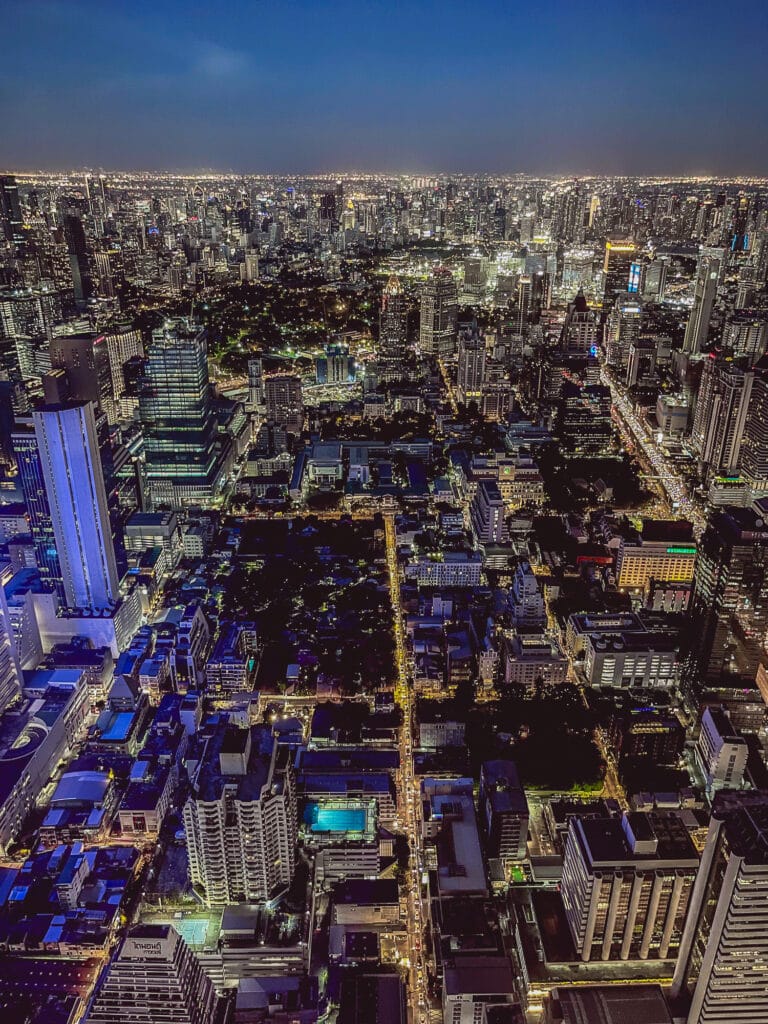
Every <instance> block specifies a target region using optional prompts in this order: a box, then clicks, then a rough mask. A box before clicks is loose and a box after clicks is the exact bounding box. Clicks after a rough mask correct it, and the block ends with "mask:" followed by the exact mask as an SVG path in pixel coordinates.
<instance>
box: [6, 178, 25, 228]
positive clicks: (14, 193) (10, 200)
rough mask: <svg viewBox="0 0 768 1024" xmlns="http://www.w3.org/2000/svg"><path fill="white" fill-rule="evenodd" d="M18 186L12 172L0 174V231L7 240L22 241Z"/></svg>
mask: <svg viewBox="0 0 768 1024" xmlns="http://www.w3.org/2000/svg"><path fill="white" fill-rule="evenodd" d="M22 227H23V224H22V219H21V203H20V202H19V186H18V185H17V184H16V178H15V177H14V176H13V175H12V174H0V231H2V234H3V235H4V237H5V239H6V241H8V242H21V241H23V237H24V236H23V233H22Z"/></svg>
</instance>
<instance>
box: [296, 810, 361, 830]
mask: <svg viewBox="0 0 768 1024" xmlns="http://www.w3.org/2000/svg"><path fill="white" fill-rule="evenodd" d="M304 822H305V824H307V825H309V828H310V831H311V832H364V831H365V810H364V809H363V808H360V807H321V806H320V805H319V804H316V803H309V804H307V807H306V810H305V811H304Z"/></svg>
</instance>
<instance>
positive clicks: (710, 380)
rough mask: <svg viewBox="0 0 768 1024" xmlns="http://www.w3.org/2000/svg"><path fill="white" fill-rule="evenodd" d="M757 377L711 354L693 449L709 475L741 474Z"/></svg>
mask: <svg viewBox="0 0 768 1024" xmlns="http://www.w3.org/2000/svg"><path fill="white" fill-rule="evenodd" d="M753 380H754V374H753V373H752V372H751V371H750V370H748V369H746V368H745V367H744V366H742V365H740V364H739V363H737V362H734V361H733V360H732V359H722V358H717V357H716V356H715V354H714V353H710V356H709V358H708V359H706V360H705V361H704V367H703V370H702V375H701V383H700V385H699V394H698V398H697V401H696V413H695V416H694V419H693V430H692V432H691V446H692V448H693V449H694V451H695V452H696V454H697V455H698V457H699V460H700V462H701V465H702V468H703V469H705V470H706V471H707V472H708V473H712V474H720V473H722V474H725V475H726V476H728V475H733V474H735V473H736V472H737V470H738V466H739V461H740V456H741V447H742V441H743V440H744V428H745V424H746V422H747V410H748V408H749V402H750V395H751V393H752V383H753Z"/></svg>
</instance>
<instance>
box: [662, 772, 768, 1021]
mask: <svg viewBox="0 0 768 1024" xmlns="http://www.w3.org/2000/svg"><path fill="white" fill-rule="evenodd" d="M672 995H673V996H674V997H677V996H687V998H688V1000H689V1001H690V1007H689V1011H688V1016H687V1021H688V1024H757V1022H758V1021H766V1020H768V796H766V794H765V793H764V792H755V793H720V794H718V796H717V797H716V799H715V803H714V807H713V811H712V818H711V820H710V823H709V833H708V835H707V841H706V844H705V846H704V851H703V853H702V857H701V866H700V868H699V873H698V876H697V879H696V886H695V888H694V890H693V895H692V898H691V907H690V913H689V915H688V922H687V924H686V927H685V932H684V934H683V939H682V942H681V944H680V951H679V955H678V958H677V965H676V967H675V975H674V979H673V982H672Z"/></svg>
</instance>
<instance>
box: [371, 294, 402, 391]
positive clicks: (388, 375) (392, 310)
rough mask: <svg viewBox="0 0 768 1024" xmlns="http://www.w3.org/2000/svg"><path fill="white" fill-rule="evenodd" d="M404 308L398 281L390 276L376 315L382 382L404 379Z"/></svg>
mask: <svg viewBox="0 0 768 1024" xmlns="http://www.w3.org/2000/svg"><path fill="white" fill-rule="evenodd" d="M407 341H408V309H407V307H406V303H405V294H404V292H403V287H402V285H401V284H400V281H399V280H398V278H396V277H390V279H389V280H388V281H387V286H386V288H385V289H384V293H383V295H382V297H381V311H380V313H379V348H378V355H379V359H378V362H379V368H380V371H381V376H382V378H383V379H384V380H385V381H393V380H400V379H401V377H403V376H405V372H406V371H405V356H406V345H407Z"/></svg>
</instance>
